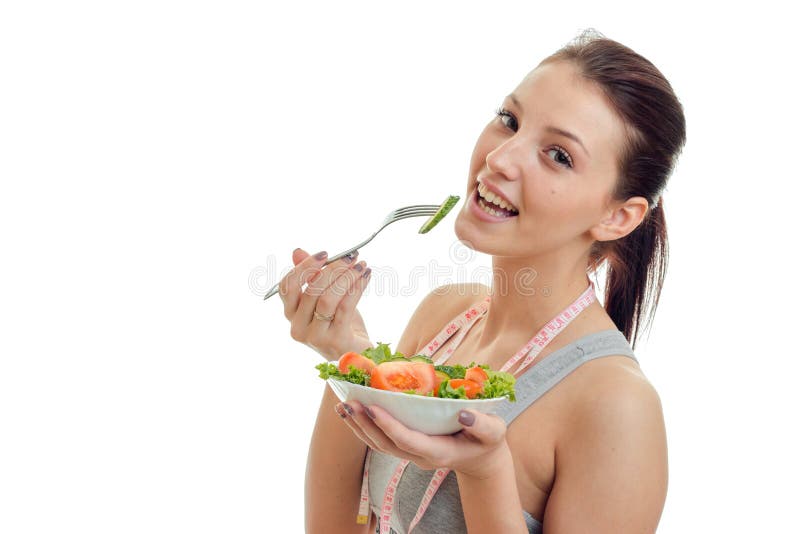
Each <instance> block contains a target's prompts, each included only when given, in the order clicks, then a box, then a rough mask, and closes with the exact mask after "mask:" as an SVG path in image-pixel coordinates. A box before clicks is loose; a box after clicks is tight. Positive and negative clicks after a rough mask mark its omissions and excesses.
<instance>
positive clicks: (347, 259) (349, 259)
mask: <svg viewBox="0 0 800 534" xmlns="http://www.w3.org/2000/svg"><path fill="white" fill-rule="evenodd" d="M342 259H343V260H344V262H345V263H353V260H354V259H356V257H355V256H353V255H352V254H348V255H347V256H342Z"/></svg>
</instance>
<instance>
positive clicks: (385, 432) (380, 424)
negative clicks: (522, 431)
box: [336, 401, 508, 478]
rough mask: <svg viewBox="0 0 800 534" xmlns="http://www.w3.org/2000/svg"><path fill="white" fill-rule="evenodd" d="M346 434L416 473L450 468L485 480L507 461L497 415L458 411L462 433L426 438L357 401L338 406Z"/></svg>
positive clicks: (503, 428) (502, 426)
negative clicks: (411, 465)
mask: <svg viewBox="0 0 800 534" xmlns="http://www.w3.org/2000/svg"><path fill="white" fill-rule="evenodd" d="M336 413H338V414H339V415H340V416H341V417H342V418H343V419H344V421H345V422H346V423H347V425H348V426H349V427H350V429H351V430H352V431H353V432H354V433H355V434H356V435H357V436H358V437H359V438H360V439H361V440H362V441H363V442H364V443H366V444H367V445H368V446H369V447H370V448H372V449H375V450H377V451H380V452H383V453H386V454H390V455H392V456H396V457H398V458H405V459H407V460H410V461H412V462H413V463H415V464H416V465H417V466H418V467H419V468H420V469H426V470H429V469H436V468H439V467H443V468H448V469H452V470H453V471H456V472H459V473H464V474H466V475H470V476H473V477H476V478H486V477H488V476H489V475H491V474H492V473H493V472H494V470H496V469H497V468H499V467H500V465H499V464H500V462H503V461H507V458H508V450H507V448H508V444H507V443H506V439H505V438H506V424H505V421H503V419H501V418H500V417H498V416H496V415H487V414H483V413H480V412H476V411H473V410H462V411H461V412H460V413H459V417H458V421H459V423H461V425H462V429H461V431H459V432H456V433H455V434H451V435H449V436H430V435H428V434H424V433H422V432H418V431H416V430H411V429H410V428H408V427H407V426H405V425H403V424H402V423H401V422H400V421H398V420H397V419H395V418H394V417H392V416H391V415H389V413H388V412H387V411H386V410H383V409H381V408H379V407H377V406H369V407H366V406H363V405H362V404H360V403H359V402H358V401H348V402H347V403H340V404H337V405H336Z"/></svg>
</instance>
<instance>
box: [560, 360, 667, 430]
mask: <svg viewBox="0 0 800 534" xmlns="http://www.w3.org/2000/svg"><path fill="white" fill-rule="evenodd" d="M574 374H575V379H576V380H575V382H576V384H575V386H576V387H574V388H570V389H571V395H570V396H571V399H570V405H571V408H572V410H573V414H574V415H575V416H576V419H575V422H576V423H579V424H576V425H574V427H573V428H570V429H569V432H570V434H572V435H571V436H570V437H575V435H574V434H575V433H581V432H587V431H588V429H591V428H598V427H600V428H602V427H613V428H614V429H615V430H616V431H622V432H637V431H641V430H643V428H642V427H643V426H647V427H656V426H657V427H663V413H662V408H661V399H660V397H659V396H658V392H657V391H656V389H655V388H654V387H653V385H652V384H651V383H650V381H649V380H648V379H647V377H646V376H645V375H644V373H643V372H642V370H641V369H640V368H639V365H638V364H637V363H636V362H635V361H634V360H632V359H630V358H627V357H625V356H606V357H603V358H597V359H595V360H592V361H590V362H586V363H585V364H583V365H582V366H581V367H579V368H578V369H576V370H575V373H574ZM571 426H573V425H571ZM651 429H652V428H651Z"/></svg>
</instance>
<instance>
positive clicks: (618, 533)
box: [544, 375, 667, 534]
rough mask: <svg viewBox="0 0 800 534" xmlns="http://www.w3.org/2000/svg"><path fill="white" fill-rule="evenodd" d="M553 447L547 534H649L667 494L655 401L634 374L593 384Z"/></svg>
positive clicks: (659, 415) (663, 438)
mask: <svg viewBox="0 0 800 534" xmlns="http://www.w3.org/2000/svg"><path fill="white" fill-rule="evenodd" d="M587 393H588V395H587V396H586V397H585V399H589V401H588V402H584V403H583V405H582V406H580V407H579V408H578V409H577V410H576V413H575V418H574V420H573V421H572V422H571V424H570V425H569V429H570V430H569V431H568V432H567V433H566V434H565V435H564V436H563V437H562V438H561V439H560V440H559V442H558V443H557V444H556V479H555V483H554V485H553V489H552V491H551V493H550V497H549V499H548V502H547V507H546V509H545V515H544V524H545V528H546V529H547V532H548V534H568V533H570V534H571V533H574V532H593V533H597V534H602V533H609V534H610V533H614V534H628V533H630V534H633V533H637V534H638V533H652V532H655V530H656V527H657V526H658V521H659V519H660V517H661V511H662V509H663V507H664V500H665V499H666V493H667V446H666V432H665V429H664V420H663V415H662V411H661V402H660V400H659V398H658V395H657V393H656V392H655V390H654V389H653V388H652V386H651V385H650V384H649V383H648V382H647V381H646V380H645V379H644V378H643V377H641V376H633V375H629V376H626V377H624V378H623V379H614V380H607V381H606V380H600V381H598V382H597V383H596V386H593V387H592V388H591V391H587Z"/></svg>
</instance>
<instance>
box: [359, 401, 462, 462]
mask: <svg viewBox="0 0 800 534" xmlns="http://www.w3.org/2000/svg"><path fill="white" fill-rule="evenodd" d="M369 410H370V412H371V413H372V415H374V416H375V417H374V418H372V423H373V425H374V426H376V427H377V428H378V429H380V431H381V432H382V433H383V434H384V435H385V436H386V437H387V438H388V439H389V440H390V441H391V442H392V443H393V444H394V446H395V447H396V448H397V449H399V450H401V451H403V452H404V453H405V456H408V455H411V456H414V457H417V458H420V459H423V458H424V459H425V462H426V463H433V464H435V465H441V462H443V461H444V460H443V455H444V454H446V452H447V451H446V449H447V448H448V447H449V446H450V444H447V443H444V442H443V441H442V440H441V439H436V437H434V436H429V435H428V434H425V433H423V432H419V431H418V430H412V429H410V428H408V427H407V426H405V425H404V424H403V423H401V422H400V421H398V420H397V419H395V418H394V417H392V416H391V415H390V414H389V412H387V411H386V410H384V409H382V408H380V407H379V406H370V407H369Z"/></svg>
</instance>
